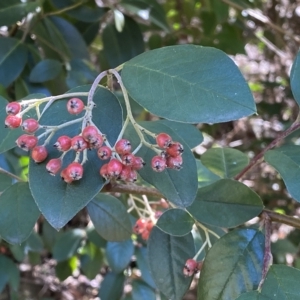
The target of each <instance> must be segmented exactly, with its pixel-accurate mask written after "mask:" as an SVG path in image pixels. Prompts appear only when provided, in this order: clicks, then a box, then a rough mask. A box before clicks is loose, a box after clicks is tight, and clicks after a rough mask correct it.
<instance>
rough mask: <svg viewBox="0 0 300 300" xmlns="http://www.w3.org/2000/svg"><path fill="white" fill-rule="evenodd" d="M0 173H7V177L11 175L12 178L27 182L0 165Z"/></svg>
mask: <svg viewBox="0 0 300 300" xmlns="http://www.w3.org/2000/svg"><path fill="white" fill-rule="evenodd" d="M0 173H2V174H5V175H8V176H9V177H11V178H13V179H16V180H18V181H20V182H27V181H26V180H24V179H22V178H21V177H19V176H17V175H15V174H13V173H10V172H8V171H6V170H4V169H2V168H1V167H0Z"/></svg>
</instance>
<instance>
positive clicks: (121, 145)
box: [115, 139, 131, 155]
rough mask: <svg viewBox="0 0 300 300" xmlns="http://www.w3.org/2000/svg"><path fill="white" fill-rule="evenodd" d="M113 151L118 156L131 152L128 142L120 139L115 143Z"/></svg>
mask: <svg viewBox="0 0 300 300" xmlns="http://www.w3.org/2000/svg"><path fill="white" fill-rule="evenodd" d="M115 150H116V152H117V153H118V154H120V155H124V154H127V153H129V152H130V150H131V143H130V141H128V140H126V139H121V140H119V141H117V143H116V145H115Z"/></svg>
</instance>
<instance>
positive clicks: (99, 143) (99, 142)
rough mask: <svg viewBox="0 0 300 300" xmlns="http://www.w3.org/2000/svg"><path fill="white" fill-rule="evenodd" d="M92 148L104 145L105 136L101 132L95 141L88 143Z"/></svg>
mask: <svg viewBox="0 0 300 300" xmlns="http://www.w3.org/2000/svg"><path fill="white" fill-rule="evenodd" d="M88 145H89V148H90V149H99V148H100V147H101V146H102V145H103V137H102V135H101V134H97V135H96V136H95V138H94V139H93V142H89V143H88Z"/></svg>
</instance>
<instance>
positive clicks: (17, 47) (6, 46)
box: [0, 37, 27, 87]
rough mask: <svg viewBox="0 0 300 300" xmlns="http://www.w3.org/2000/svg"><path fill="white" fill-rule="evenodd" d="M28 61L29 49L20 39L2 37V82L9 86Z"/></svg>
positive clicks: (0, 81) (0, 39)
mask: <svg viewBox="0 0 300 300" xmlns="http://www.w3.org/2000/svg"><path fill="white" fill-rule="evenodd" d="M26 62H27V49H26V47H25V46H24V45H23V44H22V43H21V41H20V40H17V39H15V38H10V37H1V38H0V84H2V85H3V86H4V87H8V86H9V85H10V84H11V83H12V82H13V81H14V80H15V79H17V78H18V76H19V75H20V74H21V72H22V71H23V69H24V67H25V64H26Z"/></svg>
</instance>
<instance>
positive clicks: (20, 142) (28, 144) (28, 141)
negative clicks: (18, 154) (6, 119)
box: [16, 134, 38, 151]
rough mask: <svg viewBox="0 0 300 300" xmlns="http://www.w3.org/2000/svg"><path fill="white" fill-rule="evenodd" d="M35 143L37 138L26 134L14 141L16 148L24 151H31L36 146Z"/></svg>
mask: <svg viewBox="0 0 300 300" xmlns="http://www.w3.org/2000/svg"><path fill="white" fill-rule="evenodd" d="M37 143H38V139H37V137H35V136H33V135H28V134H23V135H21V136H19V138H18V139H17V140H16V144H17V146H18V147H20V148H21V149H23V150H25V151H29V150H31V149H33V148H34V147H35V146H36V145H37Z"/></svg>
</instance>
